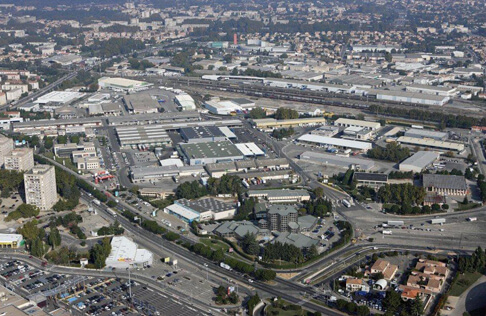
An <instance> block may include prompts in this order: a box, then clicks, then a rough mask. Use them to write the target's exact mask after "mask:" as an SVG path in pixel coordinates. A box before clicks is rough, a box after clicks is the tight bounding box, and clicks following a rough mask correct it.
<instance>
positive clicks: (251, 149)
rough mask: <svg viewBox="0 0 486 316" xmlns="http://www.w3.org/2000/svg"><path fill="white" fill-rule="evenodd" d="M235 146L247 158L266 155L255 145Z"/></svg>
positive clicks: (242, 144)
mask: <svg viewBox="0 0 486 316" xmlns="http://www.w3.org/2000/svg"><path fill="white" fill-rule="evenodd" d="M235 146H236V148H238V150H239V151H240V152H241V153H242V154H243V156H245V157H257V156H264V155H265V153H264V152H263V151H262V150H261V149H260V147H258V146H257V145H256V144H255V143H240V144H235Z"/></svg>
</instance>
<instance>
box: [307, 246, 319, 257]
mask: <svg viewBox="0 0 486 316" xmlns="http://www.w3.org/2000/svg"><path fill="white" fill-rule="evenodd" d="M318 255H319V251H318V250H317V246H316V245H315V244H313V245H312V246H310V248H309V252H308V253H307V256H308V257H309V258H315V257H317V256H318Z"/></svg>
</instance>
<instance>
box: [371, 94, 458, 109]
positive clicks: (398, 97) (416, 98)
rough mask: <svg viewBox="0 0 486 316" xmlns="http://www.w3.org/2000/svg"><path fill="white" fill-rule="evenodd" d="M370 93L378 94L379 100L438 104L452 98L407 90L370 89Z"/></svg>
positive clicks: (440, 104) (442, 103)
mask: <svg viewBox="0 0 486 316" xmlns="http://www.w3.org/2000/svg"><path fill="white" fill-rule="evenodd" d="M368 94H369V95H376V98H377V99H378V100H385V101H394V102H403V103H413V104H424V105H436V106H443V105H444V104H446V103H447V102H449V100H450V98H449V97H447V96H439V95H432V94H424V93H412V92H405V91H388V90H369V91H368Z"/></svg>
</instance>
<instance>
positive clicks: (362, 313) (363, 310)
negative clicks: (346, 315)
mask: <svg viewBox="0 0 486 316" xmlns="http://www.w3.org/2000/svg"><path fill="white" fill-rule="evenodd" d="M356 312H357V314H358V316H368V315H369V314H370V309H369V308H368V306H365V305H360V306H358V308H357V311H356Z"/></svg>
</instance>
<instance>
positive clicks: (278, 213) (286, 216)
mask: <svg viewBox="0 0 486 316" xmlns="http://www.w3.org/2000/svg"><path fill="white" fill-rule="evenodd" d="M297 217H298V212H297V209H296V208H295V206H293V205H271V206H270V208H269V209H268V211H267V221H268V227H269V229H270V230H276V231H279V232H286V231H292V232H297Z"/></svg>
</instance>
